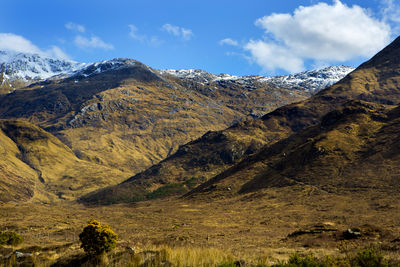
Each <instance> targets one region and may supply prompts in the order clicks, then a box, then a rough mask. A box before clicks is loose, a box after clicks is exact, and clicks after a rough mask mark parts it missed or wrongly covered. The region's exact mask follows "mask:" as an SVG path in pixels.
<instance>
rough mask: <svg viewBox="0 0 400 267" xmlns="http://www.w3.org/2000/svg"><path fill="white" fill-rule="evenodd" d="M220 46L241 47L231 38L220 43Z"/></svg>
mask: <svg viewBox="0 0 400 267" xmlns="http://www.w3.org/2000/svg"><path fill="white" fill-rule="evenodd" d="M218 43H219V45H231V46H239V43H238V42H237V41H235V40H232V39H231V38H225V39H222V40H221V41H219V42H218Z"/></svg>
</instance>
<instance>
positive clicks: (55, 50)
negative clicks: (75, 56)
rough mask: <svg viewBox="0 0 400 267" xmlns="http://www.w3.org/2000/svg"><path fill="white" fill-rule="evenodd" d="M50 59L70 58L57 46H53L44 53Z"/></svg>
mask: <svg viewBox="0 0 400 267" xmlns="http://www.w3.org/2000/svg"><path fill="white" fill-rule="evenodd" d="M45 53H46V54H47V55H49V56H50V57H52V58H58V59H63V60H70V57H69V56H68V55H67V54H66V53H65V52H64V51H63V50H62V49H61V48H59V47H58V46H55V45H53V46H52V47H51V48H50V49H48V50H46V52H45Z"/></svg>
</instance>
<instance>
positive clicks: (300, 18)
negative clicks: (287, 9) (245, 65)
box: [244, 0, 391, 72]
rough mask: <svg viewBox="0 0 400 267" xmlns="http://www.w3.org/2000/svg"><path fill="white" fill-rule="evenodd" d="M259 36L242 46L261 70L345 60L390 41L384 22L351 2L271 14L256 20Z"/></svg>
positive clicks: (367, 54)
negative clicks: (260, 32)
mask: <svg viewBox="0 0 400 267" xmlns="http://www.w3.org/2000/svg"><path fill="white" fill-rule="evenodd" d="M256 25H257V26H259V27H261V28H263V29H264V30H265V33H266V35H265V37H264V39H263V40H251V41H249V42H248V43H247V44H246V45H245V47H244V48H245V50H247V51H249V52H250V54H251V56H252V59H253V61H255V62H256V63H257V64H259V65H260V66H261V67H262V68H263V70H264V71H274V70H276V69H283V70H285V71H288V72H293V71H301V70H303V69H304V61H305V60H312V61H314V62H317V61H319V62H321V61H324V62H345V61H348V60H352V59H356V58H359V57H370V56H372V55H373V54H374V53H376V52H377V51H378V50H380V49H381V48H383V47H384V46H385V45H386V44H387V43H388V42H389V40H390V35H391V29H390V26H389V25H388V24H387V23H385V22H383V21H379V20H377V19H374V18H373V17H371V15H370V14H369V12H368V11H367V10H365V9H363V8H361V7H359V6H357V5H354V6H352V7H349V6H347V5H345V4H343V3H341V2H340V1H339V0H335V1H334V2H333V4H332V5H329V4H326V3H318V4H315V5H312V6H307V7H304V6H300V7H298V8H297V9H296V10H295V11H294V13H293V14H276V13H274V14H271V15H269V16H265V17H262V18H260V19H258V20H257V21H256Z"/></svg>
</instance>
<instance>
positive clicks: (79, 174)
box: [0, 119, 126, 202]
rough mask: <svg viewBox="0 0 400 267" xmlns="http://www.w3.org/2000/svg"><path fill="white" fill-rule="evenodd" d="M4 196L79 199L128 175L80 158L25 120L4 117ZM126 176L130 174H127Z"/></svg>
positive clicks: (0, 162)
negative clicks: (5, 118)
mask: <svg viewBox="0 0 400 267" xmlns="http://www.w3.org/2000/svg"><path fill="white" fill-rule="evenodd" d="M0 140H1V142H0V150H1V151H2V153H1V156H0V166H1V168H2V173H1V179H0V199H1V200H2V201H3V202H7V201H26V200H29V199H31V198H32V197H35V199H36V200H38V201H44V202H49V201H55V200H57V199H75V198H76V197H78V196H80V195H81V194H82V193H84V192H90V191H92V190H95V189H98V188H101V187H104V186H106V185H110V184H112V183H114V184H115V183H117V182H118V181H119V179H117V178H118V177H123V176H124V174H123V173H122V172H121V171H118V170H116V169H112V168H107V167H104V166H101V165H98V164H95V163H92V162H88V161H84V160H81V159H78V158H77V157H76V155H75V154H74V153H73V152H72V150H71V149H70V148H69V147H67V146H66V145H65V144H63V143H62V142H61V141H60V140H59V139H57V138H56V137H55V136H53V135H51V134H50V133H48V132H46V131H44V130H43V129H41V128H39V127H38V126H36V125H33V124H31V123H29V122H26V121H23V120H4V119H2V120H0ZM125 175H126V174H125Z"/></svg>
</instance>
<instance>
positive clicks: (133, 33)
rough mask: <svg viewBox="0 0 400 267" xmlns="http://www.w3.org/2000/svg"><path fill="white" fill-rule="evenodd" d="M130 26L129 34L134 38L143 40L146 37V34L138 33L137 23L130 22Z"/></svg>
mask: <svg viewBox="0 0 400 267" xmlns="http://www.w3.org/2000/svg"><path fill="white" fill-rule="evenodd" d="M128 27H129V36H130V37H131V38H132V39H134V40H138V41H141V42H143V41H144V40H145V39H146V36H145V35H140V34H138V28H137V27H136V26H135V25H133V24H129V25H128Z"/></svg>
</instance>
